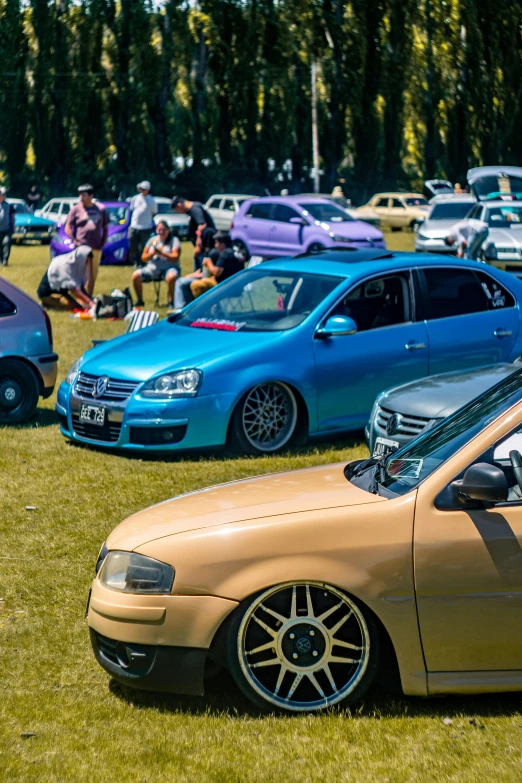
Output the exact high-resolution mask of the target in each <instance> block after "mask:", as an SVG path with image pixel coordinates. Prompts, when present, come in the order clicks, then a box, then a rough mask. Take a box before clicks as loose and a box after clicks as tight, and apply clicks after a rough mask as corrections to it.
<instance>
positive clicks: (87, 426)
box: [72, 414, 121, 443]
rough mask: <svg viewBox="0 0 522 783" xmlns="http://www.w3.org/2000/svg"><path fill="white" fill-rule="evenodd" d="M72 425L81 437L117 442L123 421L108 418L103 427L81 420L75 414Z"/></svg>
mask: <svg viewBox="0 0 522 783" xmlns="http://www.w3.org/2000/svg"><path fill="white" fill-rule="evenodd" d="M72 426H73V430H74V432H75V434H76V435H79V436H80V438H87V440H98V441H100V442H102V443H116V442H117V441H118V439H119V437H120V430H121V421H107V420H106V421H105V424H104V425H103V427H99V426H98V425H96V424H91V423H90V422H88V421H80V417H79V416H75V415H74V414H73V417H72Z"/></svg>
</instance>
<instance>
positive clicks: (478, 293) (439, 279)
mask: <svg viewBox="0 0 522 783" xmlns="http://www.w3.org/2000/svg"><path fill="white" fill-rule="evenodd" d="M423 271H424V276H425V279H426V286H427V295H428V318H430V319H432V320H433V319H435V318H450V317H452V316H455V315H466V314H468V313H479V312H481V311H482V310H488V309H489V307H488V298H487V295H486V292H485V291H484V289H483V288H482V285H481V284H480V282H479V279H478V277H477V276H476V275H475V274H474V272H472V271H471V269H448V268H441V269H424V270H423Z"/></svg>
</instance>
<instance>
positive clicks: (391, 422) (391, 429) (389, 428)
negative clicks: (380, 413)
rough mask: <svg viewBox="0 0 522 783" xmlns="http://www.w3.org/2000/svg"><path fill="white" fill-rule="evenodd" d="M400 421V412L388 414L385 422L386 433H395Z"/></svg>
mask: <svg viewBox="0 0 522 783" xmlns="http://www.w3.org/2000/svg"><path fill="white" fill-rule="evenodd" d="M401 422H402V416H401V414H400V413H394V414H393V415H392V416H390V418H389V419H388V422H387V424H386V434H387V435H395V433H396V432H397V430H398V429H399V428H400V426H401Z"/></svg>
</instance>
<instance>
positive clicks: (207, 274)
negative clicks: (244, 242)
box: [190, 231, 245, 299]
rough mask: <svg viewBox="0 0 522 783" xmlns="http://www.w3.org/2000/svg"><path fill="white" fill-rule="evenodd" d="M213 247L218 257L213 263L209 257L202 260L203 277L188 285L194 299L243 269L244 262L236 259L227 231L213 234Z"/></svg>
mask: <svg viewBox="0 0 522 783" xmlns="http://www.w3.org/2000/svg"><path fill="white" fill-rule="evenodd" d="M214 247H215V248H216V250H217V251H218V254H219V255H218V257H217V258H216V259H215V261H214V260H213V259H212V258H211V257H210V255H209V256H208V257H207V258H204V259H203V277H202V278H201V279H200V280H194V281H193V282H192V283H191V284H190V290H191V291H192V294H193V296H194V299H196V298H197V297H198V296H201V294H204V293H205V291H208V289H209V288H212V287H213V286H215V285H217V284H218V283H222V282H223V280H228V278H229V277H232V275H235V274H236V273H237V272H240V271H241V270H242V269H244V266H245V262H244V260H243V259H239V258H236V255H235V253H234V250H233V249H232V240H231V238H230V234H229V233H228V231H218V232H217V234H214Z"/></svg>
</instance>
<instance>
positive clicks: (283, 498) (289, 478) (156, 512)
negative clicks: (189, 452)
mask: <svg viewBox="0 0 522 783" xmlns="http://www.w3.org/2000/svg"><path fill="white" fill-rule="evenodd" d="M345 464H346V463H344V462H343V463H338V464H336V465H327V466H321V467H318V468H306V469H304V470H295V471H291V472H287V473H272V474H270V475H268V476H258V477H256V478H252V479H244V480H242V481H234V482H231V483H230V484H221V485H220V486H216V487H209V488H207V489H202V490H200V491H198V492H190V493H188V494H187V495H181V496H180V497H178V498H174V499H172V500H167V501H165V502H164V503H160V504H158V505H157V506H151V508H147V509H145V510H144V511H140V512H138V513H137V514H134V515H133V516H131V517H129V518H128V519H126V520H125V521H124V522H122V523H121V525H118V527H117V528H116V529H115V530H113V532H112V533H111V534H110V536H109V538H108V539H107V547H108V548H109V549H123V550H126V551H130V550H132V549H136V548H137V547H140V546H143V545H144V544H146V543H148V542H150V541H154V540H156V539H158V538H164V537H165V536H172V535H176V534H177V533H187V532H189V531H191V530H200V529H201V528H208V527H215V526H217V525H228V524H230V523H232V522H245V521H248V520H254V519H261V518H266V517H274V516H277V517H279V516H281V515H284V514H295V513H300V512H301V513H302V512H305V511H317V510H320V509H327V508H336V507H340V506H359V505H362V504H365V503H379V502H380V503H382V502H386V501H385V499H384V498H382V497H379V496H378V495H372V494H371V493H370V492H365V491H364V490H362V489H359V488H357V487H354V486H353V484H350V482H349V481H347V479H346V478H345V476H344V473H343V470H344V467H345Z"/></svg>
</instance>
